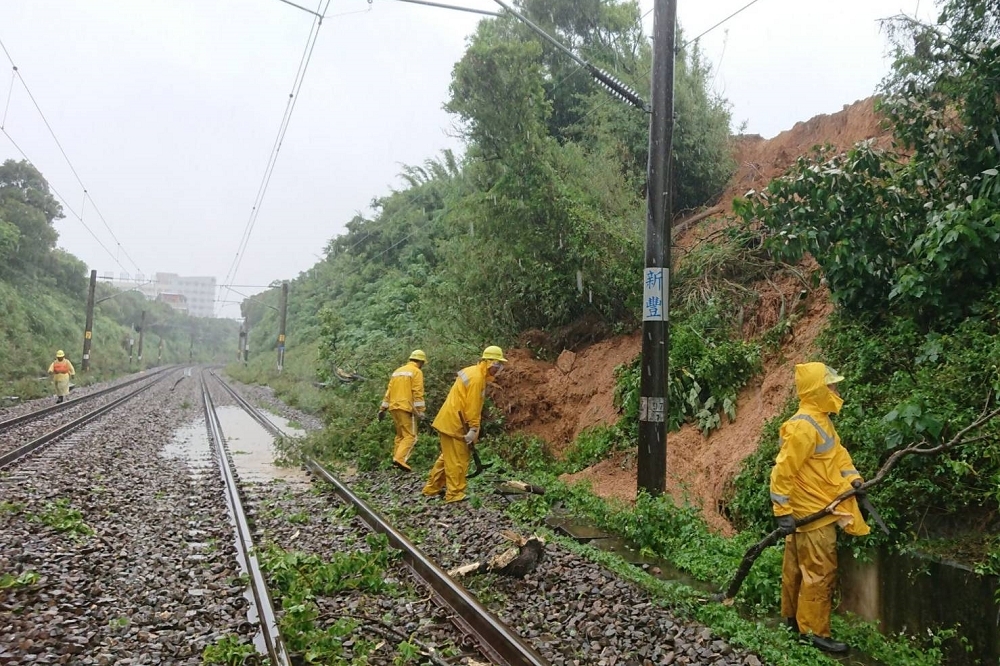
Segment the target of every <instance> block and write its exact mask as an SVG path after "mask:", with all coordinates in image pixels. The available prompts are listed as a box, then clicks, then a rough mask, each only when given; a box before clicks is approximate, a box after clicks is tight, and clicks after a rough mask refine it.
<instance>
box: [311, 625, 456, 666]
mask: <svg viewBox="0 0 1000 666" xmlns="http://www.w3.org/2000/svg"><path fill="white" fill-rule="evenodd" d="M333 617H335V618H338V619H340V618H350V619H352V620H363V621H364V622H366V623H367V628H368V629H369V630H371V631H374V632H375V633H377V634H382V636H383V637H384V638H388V639H390V640H392V639H399V640H400V641H407V642H409V643H411V644H412V645H415V646H417V648H419V649H420V656H422V657H424V658H426V659H429V660H430V661H431V662H432V663H434V664H436V665H437V666H451V665H450V664H449V663H448V662H446V661H444V660H443V659H441V658H440V657H438V656H437V653H438V651H437V649H435V648H433V647H431V646H430V645H427V644H426V643H422V642H420V641H418V640H417V639H415V638H413V637H412V636H408V635H407V634H405V633H404V632H402V631H400V630H398V629H396V628H395V627H393V626H390V625H389V624H388V623H387V622H385V621H384V620H381V619H379V618H377V617H372V616H371V615H364V614H357V615H355V614H353V613H323V614H322V615H320V616H319V619H325V620H329V619H331V618H333Z"/></svg>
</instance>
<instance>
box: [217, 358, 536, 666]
mask: <svg viewBox="0 0 1000 666" xmlns="http://www.w3.org/2000/svg"><path fill="white" fill-rule="evenodd" d="M212 376H214V377H215V378H216V379H217V380H218V381H219V383H220V384H221V385H222V386H223V388H225V389H226V391H227V392H228V393H229V394H230V395H231V396H232V397H233V399H234V400H236V402H237V403H239V405H240V406H241V407H243V409H244V410H246V411H247V412H248V413H249V414H250V415H251V416H252V417H253V418H254V420H255V421H257V422H258V423H260V424H261V425H262V426H263V427H264V428H265V429H266V430H267V431H268V432H270V433H271V434H272V435H274V436H275V437H284V436H285V433H283V432H282V431H281V429H280V428H278V427H277V426H276V425H274V423H272V422H271V421H270V420H268V418H267V417H266V416H264V415H263V414H261V413H260V411H259V410H257V409H256V408H255V407H253V405H251V404H250V403H248V402H247V401H246V400H245V399H244V398H243V397H242V396H241V395H239V394H238V393H236V391H235V390H234V389H233V388H232V387H231V386H229V385H228V384H227V383H226V382H225V381H223V380H222V378H221V377H219V376H218V375H216V374H215V373H212ZM305 465H306V467H307V468H308V469H309V470H310V471H311V472H312V473H314V474H316V475H317V476H319V477H320V478H322V479H323V480H324V481H326V482H328V483H329V484H330V485H332V486H333V488H334V490H335V492H336V493H337V495H339V496H340V497H341V498H342V499H343V500H344V501H346V502H347V503H349V504H350V505H352V506H353V507H354V509H355V511H356V512H357V514H358V516H359V517H360V518H361V519H362V520H363V521H364V522H365V524H367V525H368V527H369V528H371V529H372V531H374V532H379V533H381V534H385V535H386V537H388V540H389V544H390V545H391V546H392V547H393V548H396V549H398V550H399V551H400V552H401V553H402V556H403V561H404V562H406V564H407V566H409V567H410V570H411V571H413V573H414V575H415V576H416V577H417V578H418V579H419V580H420V581H422V582H423V583H424V585H426V586H427V588H428V589H430V590H431V593H432V595H433V596H434V599H435V601H436V602H437V603H438V605H440V606H441V607H443V608H446V609H448V611H450V614H451V620H452V621H453V622H454V623H455V624H456V625H458V627H459V628H460V629H461V630H462V631H464V632H465V633H466V634H467V635H470V636H472V638H473V640H474V641H475V642H476V644H477V645H478V646H479V648H480V650H482V652H483V655H484V656H486V657H488V658H489V659H491V660H492V661H493V662H494V663H495V664H499V665H500V666H548V662H547V661H546V660H545V659H544V658H543V657H542V656H541V655H539V654H538V653H537V652H536V651H535V650H534V649H533V648H532V647H531V646H530V645H528V644H527V643H525V642H524V639H522V638H521V637H520V636H518V635H517V634H516V633H515V632H514V631H512V630H511V629H510V627H508V626H507V625H506V624H504V623H503V622H502V621H501V620H499V619H498V618H497V617H495V616H494V615H493V614H492V613H490V611H489V610H487V609H486V608H485V607H484V606H483V605H482V604H480V603H479V601H478V600H477V599H476V598H475V597H474V596H473V595H472V594H470V593H469V592H468V591H467V590H466V589H465V588H464V587H463V586H461V585H459V584H458V583H456V582H455V581H454V580H453V579H452V578H451V576H449V575H448V574H447V573H446V572H445V571H444V570H443V569H441V567H439V566H438V565H437V564H436V563H435V562H434V561H433V560H431V559H430V558H429V557H427V556H426V555H424V553H423V552H421V551H420V549H419V548H417V546H416V545H414V544H413V542H411V541H410V540H409V539H408V538H406V536H405V535H404V534H402V533H401V532H399V531H398V530H396V529H395V528H394V527H393V526H392V525H390V524H389V523H388V522H386V520H385V519H384V518H382V516H381V515H379V514H378V512H376V511H374V510H373V509H371V508H370V507H369V506H368V505H367V504H366V503H365V502H364V501H363V500H362V499H361V498H360V497H358V496H357V495H355V494H354V493H353V492H351V490H350V489H349V488H348V487H347V486H346V485H345V484H344V483H342V482H341V481H340V480H339V479H337V478H336V477H335V476H333V474H331V473H330V472H329V471H328V470H327V469H326V468H325V467H323V466H322V465H321V464H320V463H319V462H318V461H316V460H315V459H314V458H311V457H306V458H305Z"/></svg>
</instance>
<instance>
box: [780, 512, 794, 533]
mask: <svg viewBox="0 0 1000 666" xmlns="http://www.w3.org/2000/svg"><path fill="white" fill-rule="evenodd" d="M778 529H780V530H781V533H782V534H791V533H792V532H794V531H795V516H793V515H792V514H788V515H787V516H778Z"/></svg>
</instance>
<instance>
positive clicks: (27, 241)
mask: <svg viewBox="0 0 1000 666" xmlns="http://www.w3.org/2000/svg"><path fill="white" fill-rule="evenodd" d="M62 217H63V214H62V207H61V206H60V205H59V203H58V202H57V201H56V199H55V197H53V196H52V194H51V193H50V191H49V185H48V183H47V182H46V181H45V178H43V177H42V174H40V173H39V172H38V171H37V170H36V169H35V168H34V167H33V166H32V165H31V164H29V163H28V162H25V161H21V162H15V161H13V160H7V161H6V162H4V163H3V164H2V165H0V303H3V310H4V314H3V318H2V319H0V368H2V370H0V391H2V395H5V396H6V395H15V396H19V397H21V398H34V397H40V396H42V395H45V394H47V393H51V386H50V384H49V382H48V381H47V378H46V373H45V371H46V370H47V369H48V366H49V363H51V362H52V360H54V358H55V352H56V349H64V350H65V351H66V353H67V355H68V357H69V358H70V359H71V360H72V361H74V362H75V364H76V370H77V376H76V378H75V379H74V382H75V383H77V384H86V383H90V382H93V381H99V380H103V379H108V378H110V377H112V376H115V375H119V374H122V373H125V372H127V371H129V370H130V369H133V370H137V369H139V368H140V364H139V362H138V360H137V359H136V360H135V361H134V365H132V366H130V364H129V359H128V355H129V354H128V339H129V337H130V336H133V337H134V338H135V340H136V344H138V335H137V334H135V333H132V331H131V327H132V325H135V326H138V325H139V322H140V313H141V311H142V310H146V331H145V333H144V336H145V337H144V341H143V342H144V345H143V346H144V349H143V356H144V358H143V365H144V366H146V367H150V366H152V365H153V364H155V362H156V359H157V358H158V357H159V355H160V353H159V346H160V344H161V342H162V345H163V353H162V363H178V362H181V361H187V360H188V359H189V357H190V351H191V339H192V337H193V338H194V341H195V345H194V348H193V351H194V359H195V360H198V361H207V360H212V359H215V360H219V359H223V358H226V357H227V356H228V354H227V352H228V350H230V349H231V348H232V347H233V345H234V343H233V340H235V339H236V327H235V324H234V323H233V322H231V321H222V320H212V319H198V318H193V317H188V316H187V315H182V314H179V313H177V312H175V311H174V310H172V309H171V308H170V307H169V306H168V305H166V304H163V303H153V302H147V301H146V300H145V299H144V298H143V297H142V296H141V295H140V294H138V293H134V292H133V293H122V292H119V291H118V290H116V289H115V288H114V287H111V286H109V285H107V284H99V285H98V290H97V294H96V300H101V299H104V298H108V300H106V301H104V302H101V303H99V304H98V305H97V306H96V308H95V316H94V331H93V334H94V335H93V341H92V344H93V347H92V351H91V369H92V372H91V373H89V374H88V375H86V376H84V375H83V374H82V373H81V372H80V370H81V368H80V362H79V356H78V355H77V350H78V349H80V348H81V347H80V346H82V344H83V329H84V320H85V304H86V299H87V289H88V279H89V276H88V275H87V273H88V271H87V267H86V266H85V265H84V263H83V262H81V261H80V260H79V259H77V258H76V257H74V256H73V255H71V254H69V253H67V252H64V251H63V250H60V249H57V248H56V247H55V243H56V239H57V237H58V236H57V234H56V231H55V228H54V227H53V222H54V221H55V220H57V219H60V218H62ZM118 294H120V295H118ZM110 297H113V298H110ZM78 345H80V346H78ZM135 351H136V354H137V353H138V349H137V348H136V349H135Z"/></svg>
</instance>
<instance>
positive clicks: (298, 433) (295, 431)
mask: <svg viewBox="0 0 1000 666" xmlns="http://www.w3.org/2000/svg"><path fill="white" fill-rule="evenodd" d="M260 411H261V412H262V413H263V414H264V416H266V417H267V419H268V421H270V422H271V423H273V424H274V425H276V426H278V428H279V429H280V430H281V432H283V433H285V434H286V435H288V436H289V437H305V436H306V431H305V430H303V429H302V428H296V427H294V426H291V425H289V424H290V423H291V421H289V420H288V419H286V418H285V417H284V416H279V415H277V414H275V413H274V412H269V411H267V410H266V409H261V410H260Z"/></svg>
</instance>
